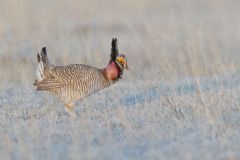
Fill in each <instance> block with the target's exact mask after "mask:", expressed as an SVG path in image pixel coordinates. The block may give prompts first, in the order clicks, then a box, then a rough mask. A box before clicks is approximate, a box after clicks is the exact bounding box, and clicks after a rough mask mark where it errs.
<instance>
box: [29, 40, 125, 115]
mask: <svg viewBox="0 0 240 160" xmlns="http://www.w3.org/2000/svg"><path fill="white" fill-rule="evenodd" d="M37 60H38V66H37V71H36V80H35V82H34V83H33V85H34V86H36V90H37V91H49V92H51V93H52V94H53V95H55V96H57V97H58V98H59V99H60V100H61V101H62V102H63V103H64V104H65V108H66V110H67V111H68V112H72V111H73V107H74V103H75V102H76V101H77V100H80V99H83V98H84V97H87V96H89V95H91V94H94V93H96V92H97V91H99V90H102V89H104V88H106V87H109V86H111V85H113V84H115V83H116V82H117V81H119V80H120V79H121V78H122V75H123V71H124V70H125V69H126V70H128V64H127V57H126V56H125V55H124V54H120V53H119V50H118V41H117V38H113V39H112V43H111V52H110V60H109V62H108V63H107V66H106V67H104V68H97V67H93V66H90V65H86V64H69V65H63V66H57V65H54V64H51V63H50V61H49V59H48V56H47V50H46V47H43V48H42V50H41V52H40V53H38V54H37Z"/></svg>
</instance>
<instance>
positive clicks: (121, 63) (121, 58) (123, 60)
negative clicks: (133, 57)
mask: <svg viewBox="0 0 240 160" xmlns="http://www.w3.org/2000/svg"><path fill="white" fill-rule="evenodd" d="M115 62H116V64H117V65H118V67H119V68H120V69H121V70H122V71H123V70H124V69H127V70H128V64H127V57H126V56H125V55H124V54H119V55H118V56H117V57H116V59H115Z"/></svg>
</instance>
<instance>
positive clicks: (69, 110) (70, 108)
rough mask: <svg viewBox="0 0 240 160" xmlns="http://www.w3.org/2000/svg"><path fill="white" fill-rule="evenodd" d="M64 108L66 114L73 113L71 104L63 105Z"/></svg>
mask: <svg viewBox="0 0 240 160" xmlns="http://www.w3.org/2000/svg"><path fill="white" fill-rule="evenodd" d="M65 108H66V110H67V111H68V112H72V111H73V103H68V104H65Z"/></svg>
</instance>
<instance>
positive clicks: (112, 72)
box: [103, 62, 121, 80]
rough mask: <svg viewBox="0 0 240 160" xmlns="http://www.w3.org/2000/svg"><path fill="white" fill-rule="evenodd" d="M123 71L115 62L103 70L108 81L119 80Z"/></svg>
mask: <svg viewBox="0 0 240 160" xmlns="http://www.w3.org/2000/svg"><path fill="white" fill-rule="evenodd" d="M120 74H121V71H120V68H119V67H118V66H117V64H116V63H115V62H110V63H109V64H108V65H107V67H106V68H104V69H103V75H104V76H105V77H106V78H107V79H108V80H117V79H118V78H119V77H120Z"/></svg>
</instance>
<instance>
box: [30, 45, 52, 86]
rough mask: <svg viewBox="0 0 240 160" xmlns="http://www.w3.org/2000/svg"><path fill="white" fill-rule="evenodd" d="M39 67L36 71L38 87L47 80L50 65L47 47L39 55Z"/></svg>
mask: <svg viewBox="0 0 240 160" xmlns="http://www.w3.org/2000/svg"><path fill="white" fill-rule="evenodd" d="M37 60H38V67H37V71H36V80H35V83H34V85H35V86H36V85H37V84H38V83H39V82H41V81H42V80H44V79H45V77H46V74H47V70H48V67H49V65H50V63H49V60H48V57H47V50H46V47H43V48H42V50H41V52H40V53H38V54H37Z"/></svg>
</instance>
